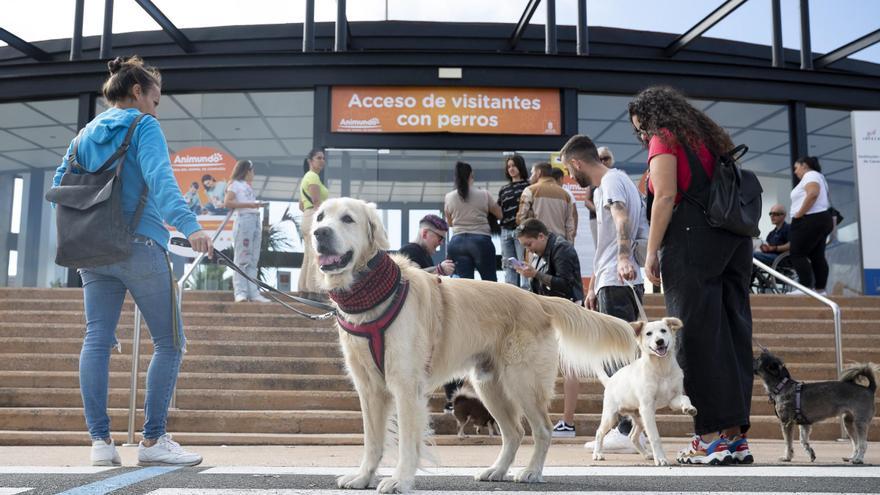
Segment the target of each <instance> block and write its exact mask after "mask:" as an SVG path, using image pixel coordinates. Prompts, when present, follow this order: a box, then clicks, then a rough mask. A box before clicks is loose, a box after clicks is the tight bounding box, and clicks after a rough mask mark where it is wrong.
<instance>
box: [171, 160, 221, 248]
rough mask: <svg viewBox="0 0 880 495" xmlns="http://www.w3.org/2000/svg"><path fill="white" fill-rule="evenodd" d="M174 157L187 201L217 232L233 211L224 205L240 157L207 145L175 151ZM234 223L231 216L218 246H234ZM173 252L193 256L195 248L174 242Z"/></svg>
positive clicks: (209, 228)
mask: <svg viewBox="0 0 880 495" xmlns="http://www.w3.org/2000/svg"><path fill="white" fill-rule="evenodd" d="M170 158H171V169H172V170H173V171H174V177H175V178H176V179H177V185H178V187H180V192H181V193H182V194H183V199H184V201H186V203H187V206H189V207H190V209H191V210H192V212H193V213H195V214H196V218H198V221H199V224H201V226H202V228H203V229H205V231H206V232H208V233H209V234H210V235H213V234H214V232H216V231H217V229H218V228H220V225H221V224H222V223H223V219H224V218H226V214H227V213H229V210H227V209H226V208H224V206H223V201H224V197H225V196H226V185H227V184H228V181H229V177H230V176H231V175H232V169H233V168H234V167H235V162H236V161H237V160H236V158H235V157H234V156H232V155H230V154H229V153H227V152H225V151H222V150H219V149H216V148H211V147H207V146H193V147H190V148H185V149H182V150H179V151H177V152H176V153H172V154H171V157H170ZM232 222H233V219H232V218H230V219H229V221H228V222H227V223H226V226H225V227H224V228H223V232H222V233H221V234H220V236H219V237H218V238H217V240H216V241H215V242H214V247H215V248H216V249H225V248H227V247H229V246H232V244H233V240H232ZM168 230H170V231H171V235H172V236H174V237H183V234H182V233H180V232H178V231H177V230H176V229H175V228H174V227H171V226H169V227H168ZM171 251H172V252H174V253H175V254H179V255H181V256H186V257H192V256H193V251H192V250H191V249H189V248H181V247H178V246H173V245H172V247H171Z"/></svg>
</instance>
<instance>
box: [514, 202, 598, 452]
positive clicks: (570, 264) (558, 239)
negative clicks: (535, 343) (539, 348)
mask: <svg viewBox="0 0 880 495" xmlns="http://www.w3.org/2000/svg"><path fill="white" fill-rule="evenodd" d="M516 237H517V239H519V242H520V244H522V245H523V247H524V248H525V249H526V251H528V252H530V253H532V254H533V255H534V256H532V257H531V259H532V263H533V264H530V265H526V266H521V267H519V268H517V269H516V271H517V272H518V273H519V274H520V275H522V276H523V277H526V278H528V279H529V280H530V281H531V289H532V292H534V293H535V294H539V295H542V296H556V297H564V298H566V299H568V300H569V301H573V302H575V303H576V304H581V303H582V302H583V300H584V285H583V284H584V283H583V281H582V280H581V264H580V261H579V260H578V255H577V251H575V249H574V245H573V244H572V243H571V242H569V241H567V240H565V238H564V237H563V236H561V235H559V234H554V233H551V232H550V230H549V229H548V228H547V226H546V225H544V223H543V222H541V221H540V220H538V219H535V218H530V219H528V220H525V221H524V222H523V223H521V224H520V225H519V227H517V228H516ZM567 378H568V379H567V382H568V383H567V384H566V388H567V390H566V392H567V393H566V397H567V398H568V400H567V401H566V406H567V407H565V413H564V416H563V418H562V419H561V420H559V422H558V423H556V426H554V427H553V436H554V437H574V436H575V435H576V432H575V427H574V411H575V406H576V404H577V383H578V382H577V380H576V379H572V377H567ZM571 383H573V385H571ZM572 389H573V393H572Z"/></svg>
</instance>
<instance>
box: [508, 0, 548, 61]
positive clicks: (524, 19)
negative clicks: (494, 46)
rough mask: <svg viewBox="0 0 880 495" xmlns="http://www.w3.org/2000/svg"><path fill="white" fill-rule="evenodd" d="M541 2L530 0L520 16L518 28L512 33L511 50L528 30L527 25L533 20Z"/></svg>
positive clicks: (539, 0)
mask: <svg viewBox="0 0 880 495" xmlns="http://www.w3.org/2000/svg"><path fill="white" fill-rule="evenodd" d="M540 4H541V0H529V3H528V5H526V8H525V10H523V13H522V16H520V18H519V22H517V23H516V29H514V30H513V34H511V35H510V41H509V44H510V49H511V50H512V49H514V48H516V44H517V43H519V40H520V38H522V35H523V33H524V32H525V31H526V26H528V25H529V21H531V20H532V16H533V15H535V11H536V10H538V5H540Z"/></svg>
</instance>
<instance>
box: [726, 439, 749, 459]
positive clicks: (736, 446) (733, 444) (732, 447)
mask: <svg viewBox="0 0 880 495" xmlns="http://www.w3.org/2000/svg"><path fill="white" fill-rule="evenodd" d="M727 450H728V451H729V452H730V455H731V457H732V458H733V463H734V464H751V463H753V462H755V458H754V457H753V456H752V451H750V450H749V441H748V439H746V436H745V435H737V436H734V437H731V438H728V439H727Z"/></svg>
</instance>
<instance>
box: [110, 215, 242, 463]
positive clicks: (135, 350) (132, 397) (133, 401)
mask: <svg viewBox="0 0 880 495" xmlns="http://www.w3.org/2000/svg"><path fill="white" fill-rule="evenodd" d="M234 212H235V210H229V213H227V214H226V218H224V219H223V223H221V224H220V227H219V228H218V229H217V231H216V232H214V235H213V236H212V237H211V243H214V241H216V240H217V238H218V237H219V236H220V233H221V232H223V228H224V227H226V224H227V223H229V219H230V218H232V214H233V213H234ZM206 255H207V254H206V253H199V255H198V256H196V259H195V261H193V264H192V266H191V267H190V268H189V270H187V271H186V273H184V275H183V277H181V279H180V280H178V281H177V306H178V307H181V305H182V304H183V285H184V284H185V283H186V281H187V280H188V279H189V277H191V276H192V274H193V272H195V270H196V268H198V266H199V264H200V263H201V262H202V260H203V259H205V256H206ZM141 319H142V318H141V309H140V308H138V306H137V303H135V305H134V335H133V336H132V339H133V340H132V346H131V382H130V385H129V391H128V441H127V442H126V443H125V444H124V445H126V446H132V445H136V444H135V443H134V418H135V413H136V412H137V392H138V364H139V363H138V361H139V360H140V348H141ZM176 402H177V387H175V388H174V392H173V393H172V395H171V405H170V407H171V408H174V407H175V404H176Z"/></svg>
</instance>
